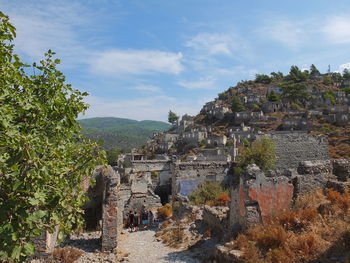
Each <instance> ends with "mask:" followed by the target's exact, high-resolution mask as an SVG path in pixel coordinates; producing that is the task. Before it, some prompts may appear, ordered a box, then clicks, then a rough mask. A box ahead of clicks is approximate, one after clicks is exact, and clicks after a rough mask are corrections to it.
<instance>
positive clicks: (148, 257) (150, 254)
mask: <svg viewBox="0 0 350 263" xmlns="http://www.w3.org/2000/svg"><path fill="white" fill-rule="evenodd" d="M154 234H155V231H154V230H144V231H138V232H133V233H129V232H126V233H125V234H122V235H120V239H119V242H118V248H119V249H120V251H122V252H125V253H129V256H128V259H129V261H128V262H130V263H170V262H176V263H200V261H198V260H195V259H193V258H191V257H190V254H189V252H187V251H178V250H176V249H174V248H170V247H167V246H165V245H164V244H163V243H162V242H159V241H157V240H156V238H155V236H154Z"/></svg>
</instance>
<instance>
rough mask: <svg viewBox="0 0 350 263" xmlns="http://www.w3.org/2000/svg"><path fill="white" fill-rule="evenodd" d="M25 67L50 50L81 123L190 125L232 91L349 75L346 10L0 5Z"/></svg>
mask: <svg viewBox="0 0 350 263" xmlns="http://www.w3.org/2000/svg"><path fill="white" fill-rule="evenodd" d="M0 11H2V12H4V13H5V14H7V15H9V16H10V20H11V21H12V23H13V24H14V25H15V27H16V28H17V38H16V40H15V47H16V48H15V50H16V53H17V54H19V55H20V56H21V58H22V60H24V61H25V62H27V63H32V62H34V61H39V60H40V59H42V58H43V56H44V53H45V52H46V51H47V50H49V49H51V50H53V51H55V52H56V56H57V58H60V59H61V64H60V66H59V69H60V70H61V71H62V72H63V73H64V74H65V75H66V80H67V83H70V84H72V85H73V87H74V88H76V89H78V90H81V91H87V92H88V93H89V94H90V95H89V96H88V97H86V99H85V101H86V102H87V103H88V104H90V108H89V109H88V110H87V112H85V114H84V115H81V116H80V118H90V117H111V116H113V117H121V118H131V119H136V120H161V121H166V120H167V116H168V112H169V110H172V111H174V112H175V113H177V114H178V115H183V114H185V113H187V114H190V115H195V114H197V113H199V111H200V109H201V108H202V106H203V105H204V104H205V103H206V102H208V101H211V100H213V99H214V98H215V97H217V94H218V93H220V92H223V91H225V90H226V89H228V88H229V87H231V86H235V85H236V83H237V82H238V81H241V80H249V79H254V77H255V74H257V73H259V74H269V73H270V72H272V71H282V72H283V73H288V71H289V69H290V66H291V65H297V66H298V67H300V68H302V69H308V68H309V67H310V65H311V64H315V65H316V66H317V67H318V69H319V70H320V71H321V72H326V71H327V69H328V65H330V67H331V70H332V71H342V70H343V69H344V68H349V67H350V45H349V44H350V15H349V14H350V5H349V1H348V0H337V1H329V0H328V1H325V0H308V1H299V0H294V1H290V0H286V1H280V0H279V1H277V0H235V1H232V0H220V1H214V0H176V1H171V0H147V1H145V0H54V1H52V0H0Z"/></svg>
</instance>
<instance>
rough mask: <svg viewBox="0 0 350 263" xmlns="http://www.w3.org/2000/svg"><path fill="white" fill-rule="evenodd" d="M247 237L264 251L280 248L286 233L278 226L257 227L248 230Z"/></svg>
mask: <svg viewBox="0 0 350 263" xmlns="http://www.w3.org/2000/svg"><path fill="white" fill-rule="evenodd" d="M247 235H248V237H250V239H252V240H254V241H255V242H256V245H257V246H258V247H259V248H260V249H262V250H265V251H267V250H269V249H274V248H279V247H282V246H283V245H284V244H285V242H286V240H287V238H288V235H287V232H286V231H285V230H284V228H283V227H282V226H280V225H258V226H256V227H254V228H252V229H249V230H248V231H247Z"/></svg>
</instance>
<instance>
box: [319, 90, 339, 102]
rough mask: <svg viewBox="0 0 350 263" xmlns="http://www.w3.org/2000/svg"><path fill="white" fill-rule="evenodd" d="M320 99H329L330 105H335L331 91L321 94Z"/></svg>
mask: <svg viewBox="0 0 350 263" xmlns="http://www.w3.org/2000/svg"><path fill="white" fill-rule="evenodd" d="M322 97H323V98H324V99H329V100H330V101H331V103H332V104H335V103H336V100H335V94H334V93H333V92H331V91H327V92H325V93H323V94H322Z"/></svg>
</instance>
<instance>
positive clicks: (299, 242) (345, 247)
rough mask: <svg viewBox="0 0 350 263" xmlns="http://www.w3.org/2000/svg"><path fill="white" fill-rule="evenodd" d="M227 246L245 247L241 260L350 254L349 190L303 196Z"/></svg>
mask: <svg viewBox="0 0 350 263" xmlns="http://www.w3.org/2000/svg"><path fill="white" fill-rule="evenodd" d="M228 246H230V247H232V248H234V249H240V250H242V251H243V252H244V256H243V258H241V260H242V262H247V263H250V262H254V263H279V262H283V263H296V262H330V261H329V258H332V257H339V256H342V255H343V256H345V257H346V256H348V257H350V190H348V191H347V192H346V193H344V194H340V193H338V192H336V191H333V190H327V191H325V192H324V193H323V192H322V191H317V192H315V193H313V194H310V195H306V196H303V197H301V198H299V199H298V200H297V201H296V203H295V207H294V209H293V210H291V211H288V212H287V213H285V214H283V215H281V216H279V217H278V218H275V219H274V220H271V221H270V222H269V223H267V224H265V225H257V226H255V227H254V228H251V229H248V230H247V231H246V232H245V233H242V234H239V235H238V236H237V238H236V239H235V240H234V241H231V242H230V243H228ZM345 262H346V261H345Z"/></svg>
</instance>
